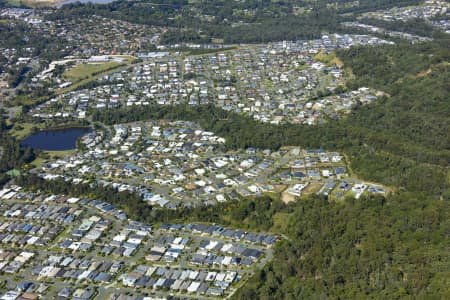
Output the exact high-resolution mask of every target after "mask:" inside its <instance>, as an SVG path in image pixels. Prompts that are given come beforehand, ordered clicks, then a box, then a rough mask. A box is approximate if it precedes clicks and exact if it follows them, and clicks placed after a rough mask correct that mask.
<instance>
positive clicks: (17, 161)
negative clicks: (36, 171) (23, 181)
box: [0, 116, 35, 186]
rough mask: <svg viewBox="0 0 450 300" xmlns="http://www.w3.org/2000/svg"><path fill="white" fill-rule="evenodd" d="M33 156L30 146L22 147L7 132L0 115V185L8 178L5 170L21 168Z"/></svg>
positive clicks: (32, 158)
mask: <svg viewBox="0 0 450 300" xmlns="http://www.w3.org/2000/svg"><path fill="white" fill-rule="evenodd" d="M34 158H35V153H34V151H33V150H32V149H31V148H23V147H21V146H20V142H19V141H17V140H16V139H15V138H14V137H12V136H11V135H9V134H8V126H7V125H6V122H5V119H4V118H2V117H1V116H0V186H2V185H3V184H4V183H5V182H7V181H8V180H9V179H10V178H9V176H8V175H6V173H5V172H6V171H8V170H10V169H12V168H18V169H20V168H22V167H23V165H24V164H25V163H29V162H31V161H32V160H34Z"/></svg>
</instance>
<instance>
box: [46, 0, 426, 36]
mask: <svg viewBox="0 0 450 300" xmlns="http://www.w3.org/2000/svg"><path fill="white" fill-rule="evenodd" d="M349 2H353V1H337V2H336V1H329V0H321V1H267V0H264V1H256V0H253V1H250V0H248V1H222V0H208V1H195V2H194V1H192V2H189V1H181V0H180V1H151V2H146V1H116V2H112V3H109V4H101V5H100V4H92V3H87V4H81V3H74V4H69V5H64V6H63V7H62V8H61V9H58V10H56V11H55V12H54V13H52V14H48V15H47V19H48V20H58V19H69V18H82V17H88V16H90V15H93V14H95V15H99V16H103V17H107V18H112V19H119V20H124V21H129V22H133V23H139V24H144V25H151V26H166V27H169V28H170V30H169V31H167V32H166V33H164V34H162V36H161V42H162V43H164V44H174V43H181V42H191V43H208V42H210V41H211V39H212V38H220V39H222V40H223V41H224V43H227V44H230V43H259V42H269V41H279V40H297V39H311V38H317V37H319V36H320V35H321V34H322V33H323V32H324V31H334V32H335V31H342V32H343V30H344V29H343V28H341V26H340V22H341V21H345V20H348V16H347V17H343V16H342V13H352V12H364V11H370V10H374V9H386V8H391V7H394V6H405V5H411V4H417V3H418V2H420V1H417V0H402V1H390V0H377V1H359V5H356V6H349V7H346V8H345V9H335V8H333V5H331V6H330V4H336V3H338V4H339V3H349ZM299 7H301V8H305V9H302V10H298V9H297V8H299ZM338 7H339V6H338Z"/></svg>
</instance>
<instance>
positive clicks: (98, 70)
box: [57, 55, 136, 94]
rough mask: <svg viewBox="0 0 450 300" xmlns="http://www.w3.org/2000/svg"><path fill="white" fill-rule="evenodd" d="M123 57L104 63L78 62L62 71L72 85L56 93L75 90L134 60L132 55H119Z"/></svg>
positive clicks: (129, 64)
mask: <svg viewBox="0 0 450 300" xmlns="http://www.w3.org/2000/svg"><path fill="white" fill-rule="evenodd" d="M120 57H121V58H125V59H126V61H124V62H105V63H96V64H94V63H92V64H80V65H77V66H75V67H73V68H71V69H70V70H67V71H65V72H64V74H63V76H64V77H66V78H67V79H68V80H70V81H72V83H74V84H72V85H70V86H68V87H66V88H63V89H60V90H58V91H57V94H63V93H67V92H70V91H74V90H76V89H77V88H78V87H80V86H82V85H84V84H87V83H89V82H91V81H93V80H95V79H97V78H99V77H101V76H104V75H107V74H110V73H114V72H116V71H118V70H120V69H125V68H128V67H129V66H131V65H132V64H133V63H135V62H136V58H135V57H134V56H128V55H126V56H120Z"/></svg>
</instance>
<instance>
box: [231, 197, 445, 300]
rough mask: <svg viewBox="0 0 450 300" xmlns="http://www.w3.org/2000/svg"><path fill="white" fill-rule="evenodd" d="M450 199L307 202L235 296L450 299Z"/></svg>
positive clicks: (299, 205) (299, 203)
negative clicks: (268, 258) (267, 259)
mask: <svg viewBox="0 0 450 300" xmlns="http://www.w3.org/2000/svg"><path fill="white" fill-rule="evenodd" d="M449 205H450V203H449V202H448V201H439V200H435V199H433V198H430V197H426V196H424V197H421V196H417V195H413V194H401V195H396V196H390V197H388V199H385V198H383V197H380V196H371V197H366V198H363V199H359V200H357V201H355V200H351V199H348V200H347V201H346V202H345V203H342V204H337V203H328V202H327V201H325V200H323V199H318V198H314V199H307V200H304V201H300V202H298V203H297V204H296V205H295V210H294V212H293V213H292V214H290V215H289V220H288V224H287V226H286V228H287V230H286V235H287V236H288V237H289V240H285V241H283V242H282V244H280V245H278V247H276V248H275V253H274V256H275V259H274V260H273V261H272V262H270V263H269V265H267V266H266V267H265V268H264V269H263V270H261V271H260V272H258V273H257V274H256V275H255V276H254V277H253V278H251V279H250V280H249V282H248V283H247V284H246V285H244V287H243V288H242V289H240V290H238V292H237V294H236V295H235V296H234V298H235V299H328V298H331V299H404V298H408V299H416V298H419V299H447V298H449V297H450V289H449V287H450V281H449V278H450V277H449V275H450V255H449V253H450V252H449V251H448V249H449V247H450V242H449V241H450V239H449V236H450V222H449V220H450V207H449ZM406 212H407V213H406Z"/></svg>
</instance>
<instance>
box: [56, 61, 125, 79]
mask: <svg viewBox="0 0 450 300" xmlns="http://www.w3.org/2000/svg"><path fill="white" fill-rule="evenodd" d="M123 64H124V63H120V62H115V61H111V62H105V63H83V64H79V65H76V66H75V67H73V68H71V69H69V70H67V71H65V72H64V74H63V76H64V77H65V78H67V79H68V80H70V81H72V82H77V81H80V80H82V79H87V78H88V77H91V76H93V75H95V74H98V73H102V72H104V71H107V70H110V69H113V68H116V67H118V66H120V65H123Z"/></svg>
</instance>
